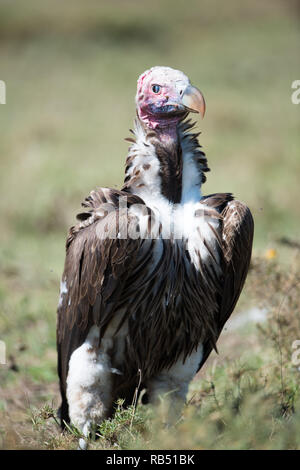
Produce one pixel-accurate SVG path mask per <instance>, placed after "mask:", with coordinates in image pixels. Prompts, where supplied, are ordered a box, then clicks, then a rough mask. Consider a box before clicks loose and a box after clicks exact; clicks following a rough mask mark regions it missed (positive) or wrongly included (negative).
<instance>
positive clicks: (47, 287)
mask: <svg viewBox="0 0 300 470" xmlns="http://www.w3.org/2000/svg"><path fill="white" fill-rule="evenodd" d="M297 15H299V7H297V3H296V2H294V1H292V0H291V1H284V0H282V1H281V0H275V1H266V2H260V1H258V0H254V1H253V0H251V1H250V0H249V1H248V0H247V1H244V2H240V1H238V0H230V1H228V2H226V4H225V2H224V4H223V3H222V2H217V1H215V0H213V1H211V0H210V1H209V0H205V1H201V2H199V1H196V0H191V1H190V2H189V3H188V6H187V3H186V2H183V1H178V2H175V3H174V2H171V0H166V1H164V2H159V1H158V0H154V1H152V2H151V4H149V3H146V2H141V1H138V0H129V1H127V2H122V1H120V0H119V1H118V0H115V1H114V2H102V1H96V0H89V1H87V2H84V3H83V2H81V1H79V0H74V1H73V2H72V7H70V5H69V4H67V3H63V2H60V1H58V0H54V1H52V2H50V1H44V2H34V1H33V0H28V1H26V2H21V1H16V0H14V1H12V0H3V1H2V2H1V3H0V80H5V82H6V87H7V104H6V105H0V132H1V139H0V170H1V171H0V188H1V198H0V213H1V230H0V243H1V251H0V340H4V341H5V342H6V345H7V356H8V364H7V365H6V366H3V365H0V386H1V388H0V423H1V424H0V440H2V444H1V445H2V447H5V448H16V447H34V448H75V447H76V445H77V444H76V439H75V437H74V436H73V435H72V434H69V435H64V436H63V435H61V434H60V432H59V429H58V428H57V426H56V424H55V421H54V419H53V417H52V416H51V413H50V411H49V410H50V408H51V407H52V408H53V407H54V408H55V407H56V406H57V405H58V387H57V376H56V352H55V311H56V305H57V299H58V291H59V278H60V276H61V272H62V268H63V262H64V243H65V236H66V233H67V229H68V227H69V226H70V225H71V224H72V223H73V221H74V216H75V214H76V213H77V212H78V210H79V209H80V202H81V201H82V200H83V199H84V197H85V196H86V195H87V194H88V193H89V191H90V190H91V189H93V188H95V187H98V186H110V185H111V186H114V185H116V186H118V187H119V186H120V184H121V182H122V178H123V172H124V162H125V157H126V153H127V144H126V143H125V142H124V140H123V138H124V137H126V136H127V135H128V128H130V127H131V126H132V123H133V119H134V113H135V109H134V94H135V87H136V79H137V77H138V75H139V74H140V73H141V72H143V71H144V70H145V69H146V68H148V67H151V66H153V65H170V66H173V67H177V68H179V69H181V70H183V71H184V72H185V73H186V74H187V75H188V76H189V77H190V78H191V80H192V82H193V83H194V84H195V85H196V86H199V88H200V89H201V90H202V91H203V93H204V96H205V98H206V101H207V114H206V116H205V119H204V120H203V121H202V122H201V123H199V128H200V129H201V131H202V135H201V143H202V145H203V147H204V150H205V152H206V154H207V156H208V160H209V164H210V167H211V169H212V172H211V173H210V174H208V181H207V183H206V184H205V186H204V188H203V189H204V191H205V192H206V193H210V192H215V191H231V192H233V193H234V194H235V195H236V197H237V198H239V199H241V200H243V201H245V202H246V203H247V204H248V205H249V207H250V208H251V210H252V213H253V215H254V219H255V225H256V228H255V241H254V254H255V256H256V257H257V259H259V260H260V262H259V263H258V264H257V265H255V267H254V268H253V271H252V273H251V275H250V277H249V281H248V283H247V287H246V289H245V291H244V293H243V295H242V298H241V300H240V302H239V304H238V306H237V309H236V313H235V317H238V315H239V313H241V312H243V311H244V310H247V309H248V308H250V307H251V306H258V305H261V304H264V303H266V304H267V306H268V308H269V309H272V312H273V317H272V316H271V317H270V320H269V322H268V323H267V324H264V327H265V326H266V325H267V326H266V328H267V330H266V331H265V332H262V331H260V332H259V331H258V330H257V329H256V328H255V326H253V325H247V326H246V327H244V328H242V329H240V330H238V331H235V330H230V331H228V332H225V333H224V335H223V337H222V338H221V342H220V353H221V354H220V356H218V357H217V356H215V355H213V356H212V358H211V359H210V361H209V363H208V364H207V366H205V368H204V369H203V371H202V372H201V375H200V377H199V378H198V380H196V381H195V382H193V384H192V387H191V392H190V402H189V405H188V406H187V407H186V409H185V412H184V416H185V419H184V420H183V421H182V422H181V423H179V424H178V427H177V428H176V429H173V430H169V431H168V432H166V431H164V430H161V426H160V425H159V423H157V422H156V417H155V413H154V412H153V410H151V409H149V408H145V407H141V406H139V407H138V408H137V410H136V411H134V410H132V409H130V410H123V409H122V407H121V406H120V408H119V411H118V413H117V416H116V418H115V420H113V422H110V423H105V424H103V425H102V426H101V432H102V436H103V437H101V438H99V439H98V441H96V443H91V447H92V448H101V447H104V448H137V447H142V448H146V447H151V446H152V448H154V447H155V446H158V447H165V448H168V447H172V448H176V446H181V447H189V448H297V446H298V447H299V433H300V430H299V417H298V414H299V398H298V388H297V381H298V380H299V378H298V377H299V373H298V371H296V370H295V368H293V367H292V366H291V360H290V356H291V353H292V349H291V344H292V342H293V340H294V339H300V329H299V325H298V324H295V321H296V320H295V319H297V318H299V304H298V303H297V295H296V294H294V296H292V299H290V300H289V302H291V303H290V304H289V309H290V310H289V311H287V312H286V318H287V320H286V322H287V324H283V325H281V326H280V325H279V326H278V324H277V323H276V321H275V319H277V316H276V315H277V314H275V313H274V312H277V311H278V308H279V306H280V304H281V300H282V298H286V292H287V289H288V286H287V282H291V283H293V282H297V279H298V277H299V272H298V271H297V269H296V270H294V271H292V269H291V266H292V265H294V264H295V263H296V264H297V263H298V261H297V259H296V261H295V258H296V253H297V250H296V249H292V248H288V247H286V246H284V245H282V244H280V243H279V242H278V240H279V239H280V238H282V237H288V238H289V239H291V240H294V239H295V240H297V239H299V217H300V206H299V203H298V197H299V196H298V194H299V189H298V188H299V183H298V175H299V171H300V160H299V144H300V134H299V106H296V105H293V104H292V103H291V98H290V96H291V91H292V90H291V83H292V82H293V81H294V80H295V79H299V62H300V61H299V50H298V47H297V45H298V43H299V28H298V23H297ZM269 248H274V249H276V251H277V256H276V261H277V264H276V265H273V263H272V261H267V260H266V259H265V258H264V256H265V252H266V250H267V249H269ZM291 272H292V273H293V276H294V277H293V280H292V279H291V278H290V277H288V278H286V273H291ZM290 275H291V276H292V274H290ZM278 279H280V282H279V281H278ZM294 297H295V298H296V299H294ZM274 315H275V316H274ZM274 325H275V331H272V328H273V327H274ZM277 327H278V329H277V330H276V328H277ZM276 332H277V333H276ZM278 334H280V335H281V336H280V338H281V342H282V343H283V344H284V347H283V346H282V347H283V350H282V351H281V354H283V355H284V360H283V363H281V366H280V368H279V369H278V367H279V366H278V361H279V359H280V357H281V355H280V351H279V350H278V341H277V343H276V341H275V342H274V335H275V339H276V337H278ZM276 335H277V336H276ZM266 338H268V339H267V340H266ZM272 338H273V340H272ZM280 344H281V343H280ZM279 362H280V361H279ZM281 362H282V361H281ZM282 370H284V377H285V382H284V387H283V384H282V381H281V373H280V372H282ZM238 373H239V374H241V377H240V378H238ZM266 377H267V379H266ZM266 380H267V385H266V382H265V381H266ZM212 384H213V386H212ZM45 407H46V408H45ZM285 408H286V409H287V412H285V411H284V409H285ZM278 410H279V411H278ZM46 411H47V413H48V414H47V413H46ZM130 413H131V414H130ZM132 416H133V417H134V419H133V420H132V419H131V418H132ZM32 417H33V418H32ZM297 419H298V421H297ZM128 420H129V424H128ZM297 439H298V441H297Z"/></svg>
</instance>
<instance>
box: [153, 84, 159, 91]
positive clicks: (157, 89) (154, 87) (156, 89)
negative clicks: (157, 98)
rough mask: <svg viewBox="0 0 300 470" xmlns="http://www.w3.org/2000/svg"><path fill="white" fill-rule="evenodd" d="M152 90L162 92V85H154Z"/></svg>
mask: <svg viewBox="0 0 300 470" xmlns="http://www.w3.org/2000/svg"><path fill="white" fill-rule="evenodd" d="M152 91H153V93H159V92H160V86H159V85H152Z"/></svg>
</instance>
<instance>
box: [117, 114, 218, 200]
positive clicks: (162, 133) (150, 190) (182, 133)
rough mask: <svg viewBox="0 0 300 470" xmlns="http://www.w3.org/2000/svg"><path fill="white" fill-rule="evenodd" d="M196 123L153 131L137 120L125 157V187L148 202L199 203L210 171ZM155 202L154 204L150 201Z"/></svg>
mask: <svg viewBox="0 0 300 470" xmlns="http://www.w3.org/2000/svg"><path fill="white" fill-rule="evenodd" d="M193 126H194V124H192V123H191V122H190V121H184V122H181V123H180V124H178V126H177V127H176V128H175V129H174V127H171V128H164V129H161V130H158V129H156V130H150V129H148V128H146V127H145V126H144V124H143V123H142V122H141V121H140V120H139V119H137V120H136V123H135V129H134V131H132V132H133V134H134V137H135V138H134V139H133V138H129V139H126V140H128V141H130V142H131V143H132V145H131V147H130V148H129V154H128V157H127V160H126V169H125V180H124V186H123V188H122V190H124V191H127V192H130V193H132V194H137V195H138V196H140V197H141V198H142V199H143V200H144V202H145V203H146V204H148V205H150V206H151V205H152V204H155V201H158V200H161V199H162V198H163V199H164V200H166V201H167V202H168V203H170V204H179V203H181V204H185V203H188V202H196V201H199V200H200V198H201V185H202V183H203V182H204V181H205V180H206V177H205V174H204V173H205V172H206V171H209V168H208V166H207V160H206V157H205V154H204V153H203V152H202V150H201V146H200V145H199V142H198V139H197V137H198V135H199V134H195V133H192V132H191V129H192V128H193ZM151 203H152V204H151Z"/></svg>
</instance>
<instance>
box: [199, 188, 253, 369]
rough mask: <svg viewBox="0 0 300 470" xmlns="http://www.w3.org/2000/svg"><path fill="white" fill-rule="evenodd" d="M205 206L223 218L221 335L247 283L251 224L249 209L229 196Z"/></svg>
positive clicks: (208, 200) (217, 196) (208, 349)
mask: <svg viewBox="0 0 300 470" xmlns="http://www.w3.org/2000/svg"><path fill="white" fill-rule="evenodd" d="M205 203H206V204H208V205H209V206H211V207H215V208H218V209H219V211H220V212H221V215H222V218H223V229H222V252H223V289H222V293H221V296H220V300H219V306H220V308H219V312H218V319H217V323H218V335H220V333H221V331H222V329H223V327H224V325H225V323H226V321H227V320H228V318H229V317H230V315H231V313H232V312H233V309H234V307H235V305H236V303H237V301H238V299H239V296H240V293H241V291H242V288H243V286H244V283H245V280H246V276H247V273H248V269H249V265H250V259H251V252H252V242H253V232H254V222H253V218H252V215H251V212H250V210H249V208H248V207H247V206H246V205H245V204H243V203H241V202H239V201H235V200H233V197H232V196H231V194H214V195H212V196H208V197H207V198H206V200H205ZM212 348H213V345H212V344H211V342H208V343H206V344H204V351H203V359H202V361H201V364H200V365H199V369H200V368H201V367H202V365H203V364H204V363H205V361H206V359H207V358H208V356H209V354H210V353H211V350H212Z"/></svg>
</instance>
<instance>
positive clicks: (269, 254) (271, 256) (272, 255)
mask: <svg viewBox="0 0 300 470" xmlns="http://www.w3.org/2000/svg"><path fill="white" fill-rule="evenodd" d="M276 256H277V251H276V250H274V248H269V249H268V250H267V251H266V252H265V258H266V259H274V258H276Z"/></svg>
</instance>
